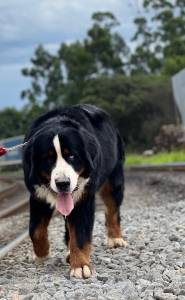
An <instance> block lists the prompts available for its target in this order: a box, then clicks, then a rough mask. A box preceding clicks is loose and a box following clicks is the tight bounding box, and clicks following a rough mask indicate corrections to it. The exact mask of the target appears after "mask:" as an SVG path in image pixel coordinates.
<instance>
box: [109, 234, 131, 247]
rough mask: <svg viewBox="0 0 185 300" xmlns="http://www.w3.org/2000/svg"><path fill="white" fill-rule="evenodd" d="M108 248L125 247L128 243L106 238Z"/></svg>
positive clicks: (118, 239) (120, 239)
mask: <svg viewBox="0 0 185 300" xmlns="http://www.w3.org/2000/svg"><path fill="white" fill-rule="evenodd" d="M107 244H108V248H117V247H127V246H128V243H127V242H126V241H125V240H124V239H123V238H121V237H120V238H108V243H107Z"/></svg>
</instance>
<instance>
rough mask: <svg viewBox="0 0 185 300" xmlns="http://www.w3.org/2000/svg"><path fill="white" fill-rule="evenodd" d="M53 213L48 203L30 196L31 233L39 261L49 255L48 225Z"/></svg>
mask: <svg viewBox="0 0 185 300" xmlns="http://www.w3.org/2000/svg"><path fill="white" fill-rule="evenodd" d="M52 213H53V209H51V208H50V205H49V204H48V203H45V202H43V201H41V200H40V201H39V200H38V199H37V198H35V197H34V196H33V195H32V196H31V197H30V225H29V234H30V238H31V240H32V243H33V249H34V253H35V260H36V261H37V262H42V261H43V260H44V259H45V258H47V256H48V255H49V241H48V231H47V227H48V224H49V221H50V219H51V216H52Z"/></svg>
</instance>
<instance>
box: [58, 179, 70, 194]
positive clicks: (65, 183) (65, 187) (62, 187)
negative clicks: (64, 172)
mask: <svg viewBox="0 0 185 300" xmlns="http://www.w3.org/2000/svg"><path fill="white" fill-rule="evenodd" d="M55 183H56V187H57V189H58V191H59V192H69V187H70V180H69V179H66V180H62V181H61V180H57V179H56V180H55Z"/></svg>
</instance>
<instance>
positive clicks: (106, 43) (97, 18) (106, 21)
mask: <svg viewBox="0 0 185 300" xmlns="http://www.w3.org/2000/svg"><path fill="white" fill-rule="evenodd" d="M92 20H93V26H92V28H90V29H89V30H88V37H87V39H86V40H85V46H86V49H87V51H88V52H90V53H91V54H92V55H93V57H94V59H95V65H96V69H97V73H98V74H106V75H109V74H123V73H124V66H125V65H126V58H127V56H128V53H129V48H128V46H127V45H126V43H125V41H124V39H123V38H122V37H121V35H120V34H118V33H117V32H114V31H113V30H114V29H115V28H116V27H117V26H118V25H119V22H118V21H117V19H116V17H115V16H114V15H113V14H112V13H110V12H104V13H103V12H97V13H94V14H93V15H92Z"/></svg>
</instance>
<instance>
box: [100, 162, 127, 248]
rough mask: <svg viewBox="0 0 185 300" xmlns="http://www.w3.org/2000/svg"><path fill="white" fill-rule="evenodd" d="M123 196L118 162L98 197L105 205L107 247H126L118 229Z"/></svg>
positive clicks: (120, 163) (121, 172) (122, 180)
mask: <svg viewBox="0 0 185 300" xmlns="http://www.w3.org/2000/svg"><path fill="white" fill-rule="evenodd" d="M123 194H124V172H123V163H122V162H119V163H118V164H117V165H116V167H115V169H114V171H113V172H112V174H111V176H110V177H109V179H108V180H107V181H106V182H105V183H104V184H103V186H102V187H101V189H100V196H101V197H102V199H103V201H104V203H105V209H106V211H105V219H106V222H105V224H106V228H107V235H108V247H109V248H114V247H122V246H127V242H126V241H124V239H123V237H122V233H121V227H120V206H121V203H122V201H123Z"/></svg>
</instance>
